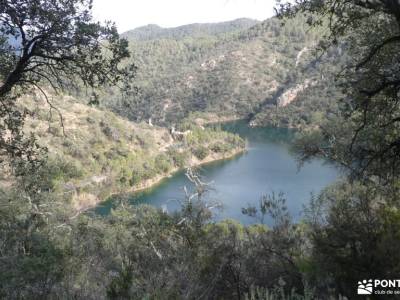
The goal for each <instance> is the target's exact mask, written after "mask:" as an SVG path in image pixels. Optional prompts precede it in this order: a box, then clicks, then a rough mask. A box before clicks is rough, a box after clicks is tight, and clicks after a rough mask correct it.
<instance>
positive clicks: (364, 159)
mask: <svg viewBox="0 0 400 300" xmlns="http://www.w3.org/2000/svg"><path fill="white" fill-rule="evenodd" d="M278 4H279V7H278V12H279V14H280V16H282V17H284V16H289V17H291V16H293V15H295V14H297V13H311V16H310V17H308V22H309V24H310V25H311V26H319V25H323V24H326V26H327V27H328V28H329V30H328V34H327V35H326V36H325V37H324V38H323V39H322V41H321V43H320V46H321V49H322V50H326V49H328V48H329V47H337V48H340V49H341V50H345V52H346V53H348V54H349V56H350V61H349V63H348V64H347V65H346V67H345V68H344V70H342V72H341V73H340V74H337V81H336V84H337V86H338V88H341V89H342V91H343V94H344V95H345V96H344V97H343V98H342V99H341V111H340V113H339V114H338V115H337V116H336V121H333V122H334V123H332V121H328V122H325V123H323V124H322V126H320V129H319V133H318V134H319V139H316V140H309V141H308V143H303V146H304V145H307V147H306V148H303V151H301V152H302V153H301V154H302V158H304V159H308V158H310V157H314V156H323V157H326V158H329V159H333V160H335V161H337V162H339V163H340V164H342V165H343V166H345V167H346V168H347V169H350V170H351V172H352V175H353V177H355V178H359V179H360V178H361V179H363V180H370V179H371V178H375V180H376V179H379V181H380V182H381V183H389V182H391V183H393V182H394V181H396V180H398V178H399V175H400V165H399V160H398V157H399V155H400V135H399V133H398V131H399V126H400V118H399V113H400V108H399V105H398V103H399V101H400V54H399V53H400V51H399V50H400V3H399V2H398V1H391V0H380V1H356V0H354V1H333V0H328V1H318V0H301V1H296V5H292V4H290V3H287V2H286V1H285V3H283V2H282V1H279V2H278ZM332 124H335V125H334V127H335V129H334V130H332V128H333V127H332Z"/></svg>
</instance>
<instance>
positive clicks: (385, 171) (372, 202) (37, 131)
mask: <svg viewBox="0 0 400 300" xmlns="http://www.w3.org/2000/svg"><path fill="white" fill-rule="evenodd" d="M92 4H93V3H92V0H51V1H43V0H33V1H26V0H0V103H1V105H0V167H1V172H0V299H246V300H270V299H281V300H284V299H299V300H300V299H398V298H399V296H398V295H399V294H400V285H399V282H400V281H399V278H398V276H399V275H398V274H399V272H400V258H399V256H398V253H399V250H398V249H399V247H400V211H399V208H400V203H399V199H400V191H399V188H400V180H399V175H400V104H399V100H400V61H399V60H400V51H399V50H400V3H399V1H392V0H379V1H368V0H366V1H356V0H349V1H335V0H326V1H320V0H298V1H276V7H275V10H276V15H275V16H274V17H272V18H270V19H267V20H265V21H256V20H252V19H246V18H242V19H237V20H233V21H229V22H221V23H204V24H197V23H196V24H191V25H184V26H179V27H176V28H162V27H160V26H158V25H154V24H151V25H147V26H144V27H139V28H136V29H133V30H130V31H127V32H125V33H122V34H119V33H118V30H117V28H116V26H115V25H114V24H113V23H112V22H105V23H99V22H97V21H95V20H94V19H93V16H92V8H93V7H92ZM233 120H245V122H246V123H247V124H248V126H249V127H265V126H268V127H277V128H288V129H293V130H295V139H294V141H293V143H292V144H291V148H290V153H291V155H294V156H295V158H296V160H297V163H298V166H299V168H300V169H301V168H302V166H304V165H307V163H309V162H312V161H316V160H319V161H324V162H327V163H329V164H332V165H333V166H335V168H336V169H337V170H339V171H340V172H341V176H340V177H338V179H337V180H336V182H333V183H332V184H330V185H329V186H327V187H326V188H324V189H323V190H322V191H321V192H320V193H316V194H312V195H310V197H309V199H308V201H307V204H306V205H305V206H304V213H303V215H302V216H301V218H300V219H298V218H295V217H294V216H293V215H292V214H291V212H290V209H289V208H288V204H287V199H286V195H285V194H284V193H280V192H279V193H278V192H277V193H274V192H273V193H266V194H264V195H260V199H259V202H258V204H257V205H248V204H247V202H246V201H245V200H243V206H242V209H241V214H243V215H244V216H246V217H248V218H250V219H252V220H254V222H253V223H251V224H244V223H242V222H240V221H239V220H236V219H224V220H216V219H215V218H214V210H213V208H214V207H213V203H210V202H209V201H208V198H207V195H208V194H209V193H210V190H211V189H212V187H211V186H210V184H209V183H208V182H207V180H206V179H207V178H206V176H205V178H204V177H203V175H202V174H200V173H199V171H198V167H199V166H202V165H204V164H206V163H210V162H215V161H218V160H224V159H233V158H235V157H237V156H240V155H241V154H243V153H246V152H247V151H250V150H249V149H248V148H249V147H248V141H247V140H245V139H244V138H243V137H241V136H240V135H238V134H234V133H231V132H227V131H224V130H223V129H222V127H221V126H220V125H219V124H220V123H221V122H224V121H233ZM215 123H216V124H217V125H212V124H215ZM244 155H246V154H244ZM265 159H266V160H267V159H268V157H265ZM234 162H235V161H234ZM255 167H257V166H255ZM177 172H184V174H185V176H186V177H187V179H188V180H189V182H190V183H191V187H190V188H186V187H182V189H183V193H182V197H181V199H177V200H178V202H179V204H180V209H179V210H176V211H171V212H168V211H165V210H164V209H162V208H159V207H156V206H153V205H150V204H140V205H131V203H130V202H129V195H130V194H132V193H134V192H137V191H139V190H143V189H146V188H149V187H151V186H153V185H155V184H157V183H159V182H162V181H163V180H164V179H166V178H170V177H171V176H173V175H174V174H176V173H177ZM275 175H276V174H271V176H275ZM287 184H290V182H287ZM249 188H250V189H251V188H252V187H249ZM110 197H114V198H115V199H116V201H115V202H114V205H113V206H112V208H111V210H110V213H109V214H106V215H101V214H96V213H95V212H94V209H95V208H96V206H97V205H99V203H102V202H104V201H106V200H108V199H110ZM166 200H168V199H166ZM266 219H268V220H270V221H271V222H269V223H268V224H266V223H267V222H264V221H265V220H266ZM369 280H371V281H369ZM385 280H389V281H390V280H392V281H393V282H394V283H393V286H389V287H388V286H385V285H384V283H383V282H384V281H385ZM396 281H397V283H396ZM369 282H371V286H370V288H371V290H369V285H368V284H369ZM396 284H397V285H396ZM360 288H363V289H364V288H366V289H364V290H363V291H364V292H367V293H366V294H365V293H360ZM389 288H390V289H389ZM396 292H398V293H397V294H396Z"/></svg>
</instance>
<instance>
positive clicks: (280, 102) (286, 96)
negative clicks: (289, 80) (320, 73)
mask: <svg viewBox="0 0 400 300" xmlns="http://www.w3.org/2000/svg"><path fill="white" fill-rule="evenodd" d="M314 84H315V83H314V82H312V81H311V80H309V79H306V80H305V81H304V82H303V83H302V84H298V85H296V86H294V87H293V88H290V89H288V90H287V91H286V92H284V93H283V94H282V95H281V96H280V97H279V98H278V99H277V100H276V105H277V106H278V107H285V106H287V105H288V104H290V103H292V102H293V101H295V100H296V98H297V95H298V94H299V93H300V92H302V91H304V90H305V89H307V88H308V87H310V86H312V85H314Z"/></svg>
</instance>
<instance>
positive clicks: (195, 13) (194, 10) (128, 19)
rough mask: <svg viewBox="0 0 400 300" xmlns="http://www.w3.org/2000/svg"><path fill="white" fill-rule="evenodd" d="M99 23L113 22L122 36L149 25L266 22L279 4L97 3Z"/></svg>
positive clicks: (207, 0)
mask: <svg viewBox="0 0 400 300" xmlns="http://www.w3.org/2000/svg"><path fill="white" fill-rule="evenodd" d="M93 3H94V7H93V16H94V18H95V20H97V21H104V20H111V21H114V22H115V23H116V24H117V27H118V31H119V32H120V33H122V32H124V31H127V30H130V29H134V28H136V27H139V26H144V25H147V24H157V25H160V26H162V27H176V26H180V25H185V24H191V23H209V22H222V21H229V20H233V19H237V18H252V19H257V20H265V19H267V18H269V17H271V16H272V15H273V14H274V12H273V7H274V4H275V0H93Z"/></svg>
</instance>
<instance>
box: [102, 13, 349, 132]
mask: <svg viewBox="0 0 400 300" xmlns="http://www.w3.org/2000/svg"><path fill="white" fill-rule="evenodd" d="M250 24H251V25H253V26H250ZM228 25H229V26H228ZM198 26H200V25H187V26H182V27H177V28H170V29H162V28H159V27H154V26H148V27H144V28H139V29H136V30H133V31H130V32H128V33H126V34H124V36H125V37H127V38H128V40H129V41H130V43H129V47H130V50H131V51H132V58H131V60H132V61H133V62H135V64H136V65H137V66H138V71H137V76H136V79H135V84H136V86H137V87H138V89H139V93H138V94H137V95H135V96H132V97H124V96H120V95H119V92H118V91H115V90H114V89H110V90H109V93H106V94H105V95H104V97H102V99H101V103H102V104H103V105H105V107H107V108H109V109H112V110H113V111H115V112H116V113H118V114H121V115H122V116H124V117H127V118H129V119H131V120H135V121H142V120H145V121H147V119H148V118H150V117H151V118H152V120H153V122H155V123H157V124H159V125H166V124H174V123H180V120H182V119H185V118H186V117H188V116H190V115H191V114H193V113H200V112H202V113H203V117H204V118H206V119H209V117H208V116H215V119H214V122H215V121H218V120H219V119H224V118H226V117H232V116H235V117H236V118H244V119H249V120H250V121H252V124H254V125H274V126H283V127H305V126H308V125H310V124H312V123H313V121H314V120H313V119H314V115H315V114H316V113H317V114H318V113H322V114H323V116H325V115H328V114H331V113H332V112H333V111H336V110H337V107H336V103H335V102H334V101H329V100H330V99H332V98H333V97H336V96H337V95H338V94H339V93H338V91H337V89H336V88H334V87H333V86H332V84H331V83H332V81H333V77H332V74H333V73H334V72H336V71H338V70H340V68H341V65H342V64H343V63H344V61H345V57H344V56H343V55H342V52H343V51H342V50H343V49H341V47H339V48H338V47H333V48H332V49H330V51H329V52H327V53H325V55H322V56H319V57H316V55H315V53H314V50H315V48H316V45H317V44H318V41H319V39H320V38H321V36H322V34H323V32H324V30H309V28H308V27H307V25H306V19H305V18H304V17H301V16H299V17H297V18H295V19H293V20H288V21H286V23H285V25H284V26H282V24H281V21H280V20H278V19H277V18H271V19H268V20H266V21H264V22H262V23H254V22H253V23H251V22H250V23H249V22H243V21H242V22H240V20H238V21H232V22H230V23H226V24H225V23H222V24H206V25H201V26H200V27H199V28H198ZM299 85H304V87H305V88H304V91H299V92H296V93H295V95H294V97H293V99H291V101H292V102H291V103H288V105H287V106H280V105H279V103H278V99H279V97H280V96H281V95H282V94H284V93H285V92H288V91H290V90H292V89H294V88H296V87H297V86H299ZM110 95H111V97H110ZM286 98H288V99H289V98H290V96H287V97H286ZM213 118H214V117H213ZM211 121H212V119H211Z"/></svg>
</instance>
